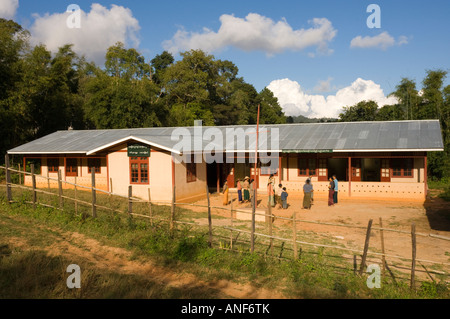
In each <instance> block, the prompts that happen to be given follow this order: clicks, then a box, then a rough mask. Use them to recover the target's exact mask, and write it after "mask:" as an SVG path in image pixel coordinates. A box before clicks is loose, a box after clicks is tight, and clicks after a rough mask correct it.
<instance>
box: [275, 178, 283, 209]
mask: <svg viewBox="0 0 450 319" xmlns="http://www.w3.org/2000/svg"><path fill="white" fill-rule="evenodd" d="M282 192H283V185H282V184H278V189H277V193H276V195H275V203H277V204H280V208H282V203H281V193H282Z"/></svg>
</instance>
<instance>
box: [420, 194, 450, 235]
mask: <svg viewBox="0 0 450 319" xmlns="http://www.w3.org/2000/svg"><path fill="white" fill-rule="evenodd" d="M423 207H424V208H425V211H426V215H427V218H428V222H429V224H430V228H431V229H433V230H437V231H450V202H447V201H445V200H443V199H442V198H439V197H430V196H428V197H427V200H426V201H425V203H424V204H423Z"/></svg>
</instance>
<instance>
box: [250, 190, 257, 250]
mask: <svg viewBox="0 0 450 319" xmlns="http://www.w3.org/2000/svg"><path fill="white" fill-rule="evenodd" d="M255 200H256V188H253V194H252V232H251V237H252V238H251V246H250V252H251V253H253V252H254V251H255V218H256V204H257V203H256V201H255Z"/></svg>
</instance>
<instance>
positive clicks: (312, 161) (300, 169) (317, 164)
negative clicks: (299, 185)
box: [297, 157, 319, 177]
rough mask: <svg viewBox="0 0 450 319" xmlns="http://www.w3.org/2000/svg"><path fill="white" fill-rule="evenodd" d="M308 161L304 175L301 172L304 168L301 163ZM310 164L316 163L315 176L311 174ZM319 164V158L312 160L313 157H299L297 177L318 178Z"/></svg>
mask: <svg viewBox="0 0 450 319" xmlns="http://www.w3.org/2000/svg"><path fill="white" fill-rule="evenodd" d="M303 160H304V161H306V168H305V169H304V170H305V174H302V173H301V171H302V170H303V168H302V166H301V165H300V162H301V161H303ZM310 163H314V165H315V167H314V174H311V170H312V169H311V168H310ZM318 166H319V163H318V160H317V158H311V157H298V158H297V176H302V177H308V176H318V175H317V174H318V170H319V167H318Z"/></svg>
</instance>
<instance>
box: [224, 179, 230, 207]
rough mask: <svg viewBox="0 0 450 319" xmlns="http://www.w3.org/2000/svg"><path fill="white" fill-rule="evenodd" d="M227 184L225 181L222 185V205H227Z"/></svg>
mask: <svg viewBox="0 0 450 319" xmlns="http://www.w3.org/2000/svg"><path fill="white" fill-rule="evenodd" d="M228 190H229V189H228V184H227V181H225V183H224V184H223V205H224V206H225V205H228Z"/></svg>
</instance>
